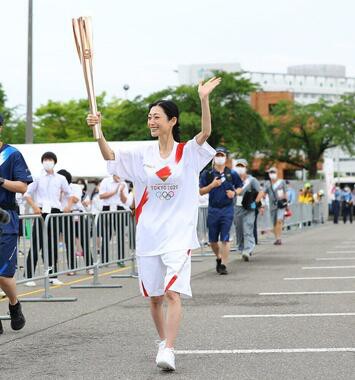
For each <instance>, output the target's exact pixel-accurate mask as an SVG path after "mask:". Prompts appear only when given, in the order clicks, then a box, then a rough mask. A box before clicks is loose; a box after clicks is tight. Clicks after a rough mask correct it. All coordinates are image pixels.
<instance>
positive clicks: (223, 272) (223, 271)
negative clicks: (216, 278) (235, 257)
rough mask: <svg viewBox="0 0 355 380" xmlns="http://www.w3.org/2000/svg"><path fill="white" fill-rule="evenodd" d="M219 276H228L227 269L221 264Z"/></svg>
mask: <svg viewBox="0 0 355 380" xmlns="http://www.w3.org/2000/svg"><path fill="white" fill-rule="evenodd" d="M219 274H228V271H227V267H226V266H225V265H224V264H221V268H220V270H219Z"/></svg>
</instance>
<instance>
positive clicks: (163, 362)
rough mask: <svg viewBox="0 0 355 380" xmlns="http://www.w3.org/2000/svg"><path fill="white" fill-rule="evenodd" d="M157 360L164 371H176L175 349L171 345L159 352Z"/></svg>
mask: <svg viewBox="0 0 355 380" xmlns="http://www.w3.org/2000/svg"><path fill="white" fill-rule="evenodd" d="M156 362H157V366H158V367H159V368H161V369H162V370H163V371H175V355H174V349H173V348H170V347H165V348H164V349H162V350H161V352H158V355H157V360H156Z"/></svg>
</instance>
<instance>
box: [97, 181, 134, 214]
mask: <svg viewBox="0 0 355 380" xmlns="http://www.w3.org/2000/svg"><path fill="white" fill-rule="evenodd" d="M99 196H100V199H101V200H102V211H116V210H124V209H125V207H126V202H127V200H128V185H127V183H126V182H125V181H123V180H121V179H120V177H118V176H117V175H113V176H110V177H107V178H104V179H103V180H102V181H101V183H100V186H99Z"/></svg>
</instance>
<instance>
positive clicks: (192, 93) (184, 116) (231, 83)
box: [145, 71, 266, 158]
mask: <svg viewBox="0 0 355 380" xmlns="http://www.w3.org/2000/svg"><path fill="white" fill-rule="evenodd" d="M215 75H216V76H221V77H222V82H221V84H220V85H219V86H218V87H217V88H216V89H215V91H214V92H213V94H212V96H211V98H210V107H211V114H212V134H211V137H210V138H209V143H210V144H211V145H212V146H214V147H216V146H218V145H220V144H223V145H225V146H227V147H228V148H229V149H230V150H231V151H233V152H237V153H238V155H239V156H243V157H245V158H251V157H252V156H253V155H254V154H255V152H256V151H258V150H260V149H261V148H263V147H264V145H265V139H266V135H265V126H264V122H263V120H262V118H261V117H260V115H259V114H258V113H257V112H255V111H254V110H253V109H252V108H251V106H250V104H249V94H250V93H251V92H253V91H256V90H257V86H256V85H255V84H253V83H252V82H250V81H249V80H248V79H245V78H243V76H242V74H241V73H225V72H218V71H216V72H215ZM161 98H169V99H172V100H173V101H175V102H176V103H177V104H178V106H179V109H180V110H181V116H180V118H181V122H180V124H181V137H182V140H185V141H186V140H187V139H190V138H192V137H193V136H195V135H196V134H197V133H198V132H199V131H200V130H201V106H200V100H199V97H198V93H197V86H186V85H184V86H179V87H177V88H176V89H172V88H168V89H165V90H163V91H160V92H157V93H154V94H152V95H150V96H149V97H147V98H146V99H145V100H146V103H147V104H148V103H151V102H153V101H156V100H158V99H161Z"/></svg>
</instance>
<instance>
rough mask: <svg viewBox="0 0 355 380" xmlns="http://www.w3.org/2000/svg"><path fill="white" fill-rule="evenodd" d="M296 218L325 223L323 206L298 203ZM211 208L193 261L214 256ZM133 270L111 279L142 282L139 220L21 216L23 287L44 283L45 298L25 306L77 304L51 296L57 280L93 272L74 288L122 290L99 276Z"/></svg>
mask: <svg viewBox="0 0 355 380" xmlns="http://www.w3.org/2000/svg"><path fill="white" fill-rule="evenodd" d="M289 210H290V211H291V215H290V216H289V217H287V218H285V223H284V225H285V227H288V228H290V227H291V226H297V227H299V228H302V227H304V226H308V225H311V224H312V223H313V222H318V223H319V222H320V221H322V220H323V219H322V218H323V215H322V204H315V205H313V206H312V205H307V204H293V205H290V206H289ZM207 217H208V207H207V206H201V207H199V211H198V223H197V235H198V239H199V242H200V245H201V253H200V254H194V256H195V257H196V256H210V255H212V254H211V252H206V250H205V248H206V246H208V227H207ZM257 225H258V232H259V233H262V232H265V231H270V230H272V228H273V225H272V221H271V217H270V211H269V209H268V208H266V209H265V212H264V214H263V215H261V214H259V216H258V219H257ZM231 241H232V247H233V248H234V246H235V245H236V240H235V227H234V224H233V225H232V230H231ZM113 264H116V265H117V266H125V265H126V264H129V265H130V268H131V270H130V273H129V274H127V275H114V276H111V277H112V278H120V277H126V278H127V277H137V271H136V265H135V264H136V260H135V221H134V216H133V215H132V213H131V212H130V211H125V210H122V211H102V212H99V213H98V214H91V213H87V212H82V213H66V214H64V213H58V214H48V215H47V216H46V219H45V220H43V218H42V216H41V215H21V216H20V232H19V245H18V271H17V273H16V280H17V283H18V284H22V283H25V282H27V281H43V287H44V295H43V296H42V297H39V298H23V299H22V300H23V301H75V300H76V298H73V297H66V298H58V297H53V296H52V295H50V294H49V290H50V282H51V279H52V278H55V277H57V276H58V275H63V274H75V273H77V272H82V271H85V270H86V271H88V273H89V274H93V280H92V283H90V284H80V285H79V284H78V285H72V286H71V287H73V288H107V287H109V288H120V287H122V286H121V285H116V284H108V285H106V284H101V283H100V282H99V271H100V269H101V268H102V267H104V266H109V265H113Z"/></svg>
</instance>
